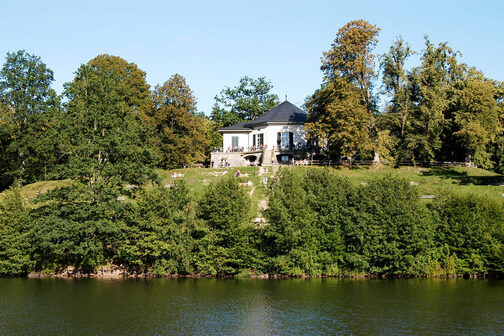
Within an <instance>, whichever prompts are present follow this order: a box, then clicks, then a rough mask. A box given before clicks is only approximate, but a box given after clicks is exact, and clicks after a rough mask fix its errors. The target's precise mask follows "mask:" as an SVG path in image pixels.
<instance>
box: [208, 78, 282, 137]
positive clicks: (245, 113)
mask: <svg viewBox="0 0 504 336" xmlns="http://www.w3.org/2000/svg"><path fill="white" fill-rule="evenodd" d="M272 89H273V86H272V85H271V83H270V81H268V80H267V79H266V77H259V78H257V79H254V78H251V77H247V76H245V77H242V78H241V79H240V82H239V84H238V85H237V86H235V87H232V88H231V87H226V88H225V89H223V90H222V91H221V93H220V94H219V95H217V96H215V104H214V106H213V108H212V120H214V121H216V122H217V123H218V124H219V125H220V126H221V127H226V126H229V125H233V124H236V123H238V122H240V121H249V120H254V119H256V118H258V117H260V116H261V115H263V114H264V113H266V112H268V111H269V110H271V109H273V108H274V107H276V106H277V105H278V103H279V100H278V96H277V95H276V94H272V93H271V90H272Z"/></svg>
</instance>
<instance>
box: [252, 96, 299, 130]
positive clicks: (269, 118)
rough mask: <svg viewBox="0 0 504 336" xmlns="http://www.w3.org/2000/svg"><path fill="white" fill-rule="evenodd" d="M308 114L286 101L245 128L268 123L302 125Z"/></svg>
mask: <svg viewBox="0 0 504 336" xmlns="http://www.w3.org/2000/svg"><path fill="white" fill-rule="evenodd" d="M307 116H308V113H306V112H305V111H303V110H301V109H300V108H299V107H297V106H295V105H293V104H291V103H290V102H288V101H287V100H286V101H284V102H283V103H281V104H280V105H278V106H277V107H275V108H274V109H272V110H271V111H269V112H266V113H265V114H263V115H262V116H260V117H259V118H257V119H256V120H254V121H250V122H249V123H247V126H249V127H250V126H252V125H256V124H264V123H269V122H274V123H277V122H284V123H304V122H305V120H306V117H307Z"/></svg>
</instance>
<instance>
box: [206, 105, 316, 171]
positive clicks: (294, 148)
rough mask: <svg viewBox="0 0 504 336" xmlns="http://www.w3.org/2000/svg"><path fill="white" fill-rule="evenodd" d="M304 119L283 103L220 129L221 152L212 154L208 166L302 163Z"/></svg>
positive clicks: (297, 111) (304, 143)
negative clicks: (293, 160) (294, 160)
mask: <svg viewBox="0 0 504 336" xmlns="http://www.w3.org/2000/svg"><path fill="white" fill-rule="evenodd" d="M306 117H307V113H306V112H305V111H303V110H301V109H300V108H298V107H296V106H294V105H293V104H291V103H289V102H288V101H284V102H283V103H281V104H280V105H278V106H277V107H275V108H274V109H272V110H271V111H269V112H267V113H265V114H264V115H262V116H261V117H259V118H257V119H255V120H253V121H249V122H241V123H238V124H236V125H232V126H229V127H226V128H222V129H220V130H219V132H220V133H221V134H222V148H221V149H220V150H215V151H213V152H212V156H211V159H210V160H211V162H212V166H214V167H222V166H226V165H230V166H245V165H250V164H261V165H272V164H278V163H289V162H290V161H291V160H292V159H304V155H306V151H305V147H306V130H305V128H304V123H305V121H306Z"/></svg>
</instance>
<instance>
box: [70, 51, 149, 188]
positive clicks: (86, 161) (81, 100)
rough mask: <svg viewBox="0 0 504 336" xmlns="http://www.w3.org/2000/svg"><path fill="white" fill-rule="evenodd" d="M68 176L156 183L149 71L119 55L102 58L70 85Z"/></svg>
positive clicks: (81, 70) (85, 67)
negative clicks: (149, 114) (150, 129)
mask: <svg viewBox="0 0 504 336" xmlns="http://www.w3.org/2000/svg"><path fill="white" fill-rule="evenodd" d="M65 94H66V96H67V98H68V100H69V101H68V104H67V115H66V118H65V122H66V132H67V133H68V134H69V139H71V151H72V154H71V157H70V161H69V164H68V166H67V169H68V171H67V175H68V176H69V177H72V178H79V179H80V180H82V181H85V182H87V183H96V182H104V183H106V184H109V185H120V184H122V183H124V182H130V183H136V184H138V183H140V182H142V181H145V180H146V179H148V178H152V177H153V174H152V170H150V167H151V166H152V165H153V163H154V162H155V161H154V160H153V156H152V151H151V149H150V148H149V146H147V145H148V142H147V141H145V139H144V138H145V136H146V135H147V129H146V125H145V122H144V121H143V116H144V115H145V114H146V113H147V112H148V111H149V109H150V107H151V100H150V92H149V86H148V85H147V83H146V82H145V72H143V71H141V70H140V69H138V67H137V66H136V65H135V64H133V63H128V62H126V61H125V60H124V59H122V58H120V57H117V56H110V55H99V56H97V57H95V58H94V59H92V60H91V61H89V62H88V63H87V64H86V65H82V66H81V67H80V68H79V69H78V70H77V72H76V77H75V79H74V80H73V82H71V83H68V84H66V86H65Z"/></svg>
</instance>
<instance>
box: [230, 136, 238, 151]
mask: <svg viewBox="0 0 504 336" xmlns="http://www.w3.org/2000/svg"><path fill="white" fill-rule="evenodd" d="M231 146H233V148H238V137H237V136H234V137H232V138H231Z"/></svg>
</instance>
